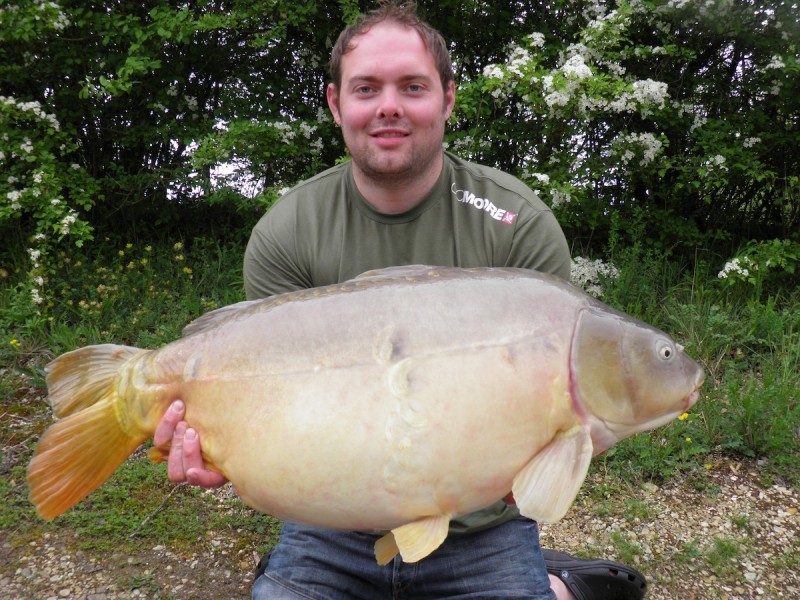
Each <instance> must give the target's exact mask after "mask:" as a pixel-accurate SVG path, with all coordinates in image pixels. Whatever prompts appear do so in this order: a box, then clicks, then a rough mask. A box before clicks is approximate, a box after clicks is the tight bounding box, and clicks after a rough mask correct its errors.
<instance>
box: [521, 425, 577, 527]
mask: <svg viewBox="0 0 800 600" xmlns="http://www.w3.org/2000/svg"><path fill="white" fill-rule="evenodd" d="M591 459H592V438H591V436H590V435H589V431H588V429H587V428H585V427H583V426H581V425H576V426H575V427H573V428H572V429H570V430H569V431H565V432H563V433H560V434H558V435H557V436H556V437H555V439H553V441H552V442H550V443H549V444H548V445H547V446H545V448H544V449H543V450H541V451H540V452H539V453H538V454H537V455H536V456H534V457H533V458H532V459H531V461H530V462H529V463H528V464H527V465H525V468H523V469H522V471H520V472H519V473H517V476H516V477H514V483H513V485H512V487H511V489H512V491H513V493H514V499H515V500H516V503H517V506H518V507H519V510H520V512H521V513H522V514H523V515H525V516H526V517H529V518H531V519H535V520H536V521H540V522H542V523H553V522H555V521H558V520H559V519H560V518H561V517H563V516H564V515H565V514H566V512H567V510H568V509H569V507H570V505H571V504H572V502H573V500H575V496H577V495H578V490H580V487H581V484H582V483H583V480H584V479H585V478H586V473H587V472H588V471H589V462H590V461H591Z"/></svg>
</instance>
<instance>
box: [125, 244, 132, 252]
mask: <svg viewBox="0 0 800 600" xmlns="http://www.w3.org/2000/svg"><path fill="white" fill-rule="evenodd" d="M125 247H126V248H127V249H128V250H130V249H131V248H133V244H131V243H130V242H128V243H127V244H125Z"/></svg>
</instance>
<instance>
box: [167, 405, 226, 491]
mask: <svg viewBox="0 0 800 600" xmlns="http://www.w3.org/2000/svg"><path fill="white" fill-rule="evenodd" d="M185 413H186V406H185V405H184V404H183V402H182V401H181V400H175V402H173V403H172V404H171V405H170V407H169V408H168V409H167V412H166V413H164V416H163V417H161V420H160V421H159V422H158V425H157V426H156V432H155V435H153V444H154V445H155V446H162V445H164V446H165V445H167V444H169V443H170V439H171V444H170V449H169V459H168V460H167V475H168V476H169V479H170V481H174V482H175V483H180V482H182V481H186V482H188V483H189V485H199V486H200V487H204V488H216V487H219V486H221V485H223V484H224V483H226V482H227V481H228V480H227V479H225V477H224V476H223V475H221V474H220V473H217V472H216V471H209V470H208V469H206V468H205V463H204V462H203V456H202V454H201V453H200V436H198V435H197V432H196V431H195V430H194V429H192V428H191V427H189V424H188V423H187V422H186V421H184V420H183V415H184V414H185Z"/></svg>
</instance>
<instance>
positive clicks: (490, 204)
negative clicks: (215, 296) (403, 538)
mask: <svg viewBox="0 0 800 600" xmlns="http://www.w3.org/2000/svg"><path fill="white" fill-rule="evenodd" d="M410 264H426V265H437V266H452V267H520V268H527V269H534V270H538V271H543V272H546V273H553V274H555V275H558V276H560V277H562V278H563V279H567V280H568V279H569V269H570V255H569V248H568V246H567V241H566V239H565V237H564V233H563V232H562V230H561V227H560V226H559V225H558V223H557V221H556V219H555V217H554V216H553V213H552V212H551V211H550V209H549V208H548V207H547V206H546V205H545V204H544V203H543V202H542V201H541V200H539V198H538V197H537V196H536V194H534V193H533V192H532V191H531V190H530V189H529V188H528V187H527V186H526V185H525V184H523V183H522V182H521V181H519V180H518V179H516V178H515V177H512V176H511V175H509V174H507V173H504V172H502V171H498V170H497V169H492V168H489V167H484V166H481V165H477V164H475V163H471V162H468V161H464V160H461V159H459V158H457V157H456V156H454V155H452V154H449V153H445V159H444V166H443V168H442V174H441V176H440V177H439V180H438V181H437V183H436V185H435V186H434V187H433V189H432V190H431V192H430V193H429V194H428V195H427V196H426V197H425V198H424V199H423V200H422V202H420V203H419V204H418V205H417V206H415V207H414V208H413V209H411V210H409V211H408V212H405V213H402V214H396V215H386V214H382V213H379V212H377V211H375V209H373V208H372V207H371V206H370V205H369V204H368V203H367V202H366V200H365V199H364V197H363V196H362V195H361V193H360V192H359V191H358V188H357V187H356V184H355V181H354V180H353V174H352V169H351V163H349V162H346V163H343V164H340V165H337V166H335V167H333V168H331V169H328V170H327V171H324V172H322V173H320V174H319V175H317V176H315V177H313V178H311V179H309V180H307V181H305V182H303V183H300V184H299V185H298V186H296V187H294V188H292V189H291V190H289V191H288V192H286V193H285V194H284V195H283V196H282V197H281V198H280V200H278V202H276V203H275V205H274V206H272V208H270V210H269V211H268V212H267V213H266V214H265V215H264V216H263V217H262V218H261V220H260V221H259V222H258V223H257V224H256V226H255V227H254V228H253V232H252V234H251V236H250V241H249V243H248V245H247V250H246V252H245V257H244V284H245V290H246V293H247V298H248V300H254V299H257V298H265V297H268V296H272V295H274V294H280V293H284V292H290V291H295V290H298V289H305V288H310V287H319V286H324V285H331V284H335V283H340V282H342V281H346V280H348V279H351V278H353V277H355V276H356V275H359V274H361V273H363V272H365V271H369V270H372V269H379V268H383V267H391V266H398V265H410ZM518 514H519V513H518V511H517V509H516V507H511V506H508V505H506V504H505V503H503V502H497V503H496V504H494V505H492V506H490V507H488V508H486V509H484V510H481V511H479V512H477V513H472V514H470V515H466V516H464V517H461V518H459V519H456V520H453V521H452V522H451V527H450V529H451V532H453V533H458V532H464V531H472V530H478V529H483V528H486V527H491V526H494V525H498V524H500V523H503V522H505V521H508V520H510V519H512V518H514V517H516V516H517V515H518Z"/></svg>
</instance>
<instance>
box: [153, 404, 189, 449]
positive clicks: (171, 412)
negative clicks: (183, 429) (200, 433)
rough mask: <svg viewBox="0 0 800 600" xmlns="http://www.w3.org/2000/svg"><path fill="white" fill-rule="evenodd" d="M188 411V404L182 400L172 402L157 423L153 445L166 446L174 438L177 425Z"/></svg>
mask: <svg viewBox="0 0 800 600" xmlns="http://www.w3.org/2000/svg"><path fill="white" fill-rule="evenodd" d="M185 412H186V406H185V405H184V404H183V402H182V401H180V400H175V402H173V403H172V404H170V406H169V408H168V409H167V412H165V413H164V416H163V417H161V420H160V421H159V422H158V425H156V431H155V433H154V434H153V445H154V446H164V445H166V444H168V443H169V442H170V440H172V438H173V432H174V431H175V426H176V425H177V424H178V423H179V422H180V421H182V420H183V415H184V413H185Z"/></svg>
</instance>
